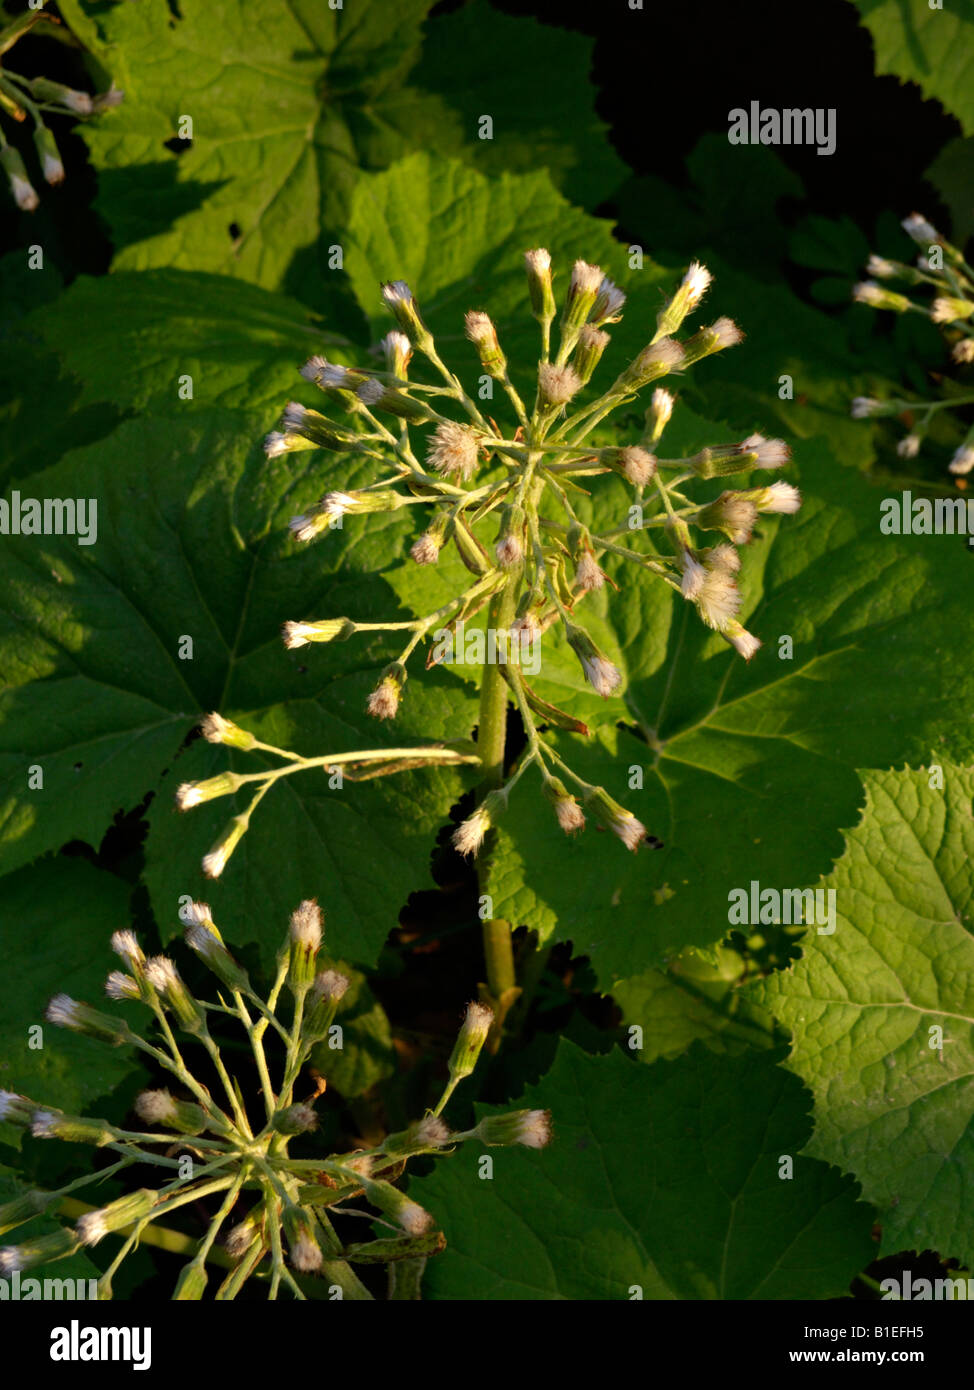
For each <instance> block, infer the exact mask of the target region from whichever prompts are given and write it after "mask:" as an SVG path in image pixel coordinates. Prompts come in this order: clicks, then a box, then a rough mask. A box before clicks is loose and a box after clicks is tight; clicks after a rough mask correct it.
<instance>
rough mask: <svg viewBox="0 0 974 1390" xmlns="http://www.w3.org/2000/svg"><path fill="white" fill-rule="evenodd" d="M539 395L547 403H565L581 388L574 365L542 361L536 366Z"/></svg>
mask: <svg viewBox="0 0 974 1390" xmlns="http://www.w3.org/2000/svg"><path fill="white" fill-rule="evenodd" d="M538 382H539V385H540V387H541V395H542V397H543V399H544V400H546V401H547V402H548V404H549V405H567V403H568V402H569V401H570V400H571V399H572V397H573V396H574V395H575V394H576V393H577V392H578V391H580V390H581V389H582V379H581V377H580V376H579V375H578V373H577V372H576V371H575V368H574V367H567V366H566V367H559V366H557V365H556V363H554V362H542V363H541V365H540V366H539V368H538Z"/></svg>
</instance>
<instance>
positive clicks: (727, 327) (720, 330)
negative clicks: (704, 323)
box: [710, 314, 744, 348]
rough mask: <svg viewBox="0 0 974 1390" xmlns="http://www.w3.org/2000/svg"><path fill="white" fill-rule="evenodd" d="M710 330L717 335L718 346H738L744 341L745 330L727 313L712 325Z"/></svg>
mask: <svg viewBox="0 0 974 1390" xmlns="http://www.w3.org/2000/svg"><path fill="white" fill-rule="evenodd" d="M710 331H711V333H714V334H716V336H717V346H718V348H729V347H736V346H737V344H738V343H740V342H743V341H744V334H743V332H742V331H741V330H740V329H739V328H738V326H737V324H736V323H735V322H734V320H733V319H729V318H728V317H727V316H726V314H725V315H723V316H722V317H721V318H719V319H717V320H716V322H714V323H712V324H711V325H710Z"/></svg>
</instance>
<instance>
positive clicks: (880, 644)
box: [490, 440, 974, 990]
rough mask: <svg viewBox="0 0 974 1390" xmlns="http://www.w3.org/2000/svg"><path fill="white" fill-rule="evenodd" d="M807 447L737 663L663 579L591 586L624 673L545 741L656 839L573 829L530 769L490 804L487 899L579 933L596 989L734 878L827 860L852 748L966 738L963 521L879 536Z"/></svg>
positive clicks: (772, 533) (711, 926) (762, 570)
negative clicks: (933, 676) (539, 790)
mask: <svg viewBox="0 0 974 1390" xmlns="http://www.w3.org/2000/svg"><path fill="white" fill-rule="evenodd" d="M700 442H701V443H702V442H703V441H702V440H701V441H700ZM799 459H800V462H799V464H798V469H799V471H800V481H801V483H802V487H803V491H804V494H805V505H804V507H803V509H802V511H801V512H800V513H799V514H798V516H797V517H789V518H785V519H783V521H782V524H781V525H780V526H778V527H777V529H773V528H770V527H769V528H767V529H766V530H765V532H764V534H763V535H762V536H761V537H760V538H758V539H756V540H755V541H754V542H753V543H752V545H751V547H750V548H749V551H748V553H747V554H746V555H745V558H744V567H743V571H742V578H743V583H742V588H743V592H744V595H745V608H744V618H745V621H746V623H747V625H748V626H749V627H750V628H751V629H752V630H753V631H754V632H756V633H757V634H758V636H760V637H761V638H762V639H763V641H764V644H765V645H764V646H763V647H762V649H761V650H760V651H759V652H758V654H757V655H756V656H755V657H754V659H753V660H752V661H751V663H750V664H749V665H747V664H745V663H744V662H743V661H741V660H740V658H739V657H737V656H735V655H734V654H733V653H732V652H731V651H729V650H728V649H727V648H726V647H725V645H724V644H723V642H722V641H721V639H719V638H717V637H716V636H715V635H714V634H712V633H710V632H708V631H707V629H705V628H704V627H703V626H702V624H701V623H700V622H699V620H698V619H697V617H696V614H695V613H693V612H692V611H690V610H689V605H684V604H682V601H680V600H671V599H670V597H669V593H668V591H663V590H662V589H661V586H659V585H656V584H654V583H650V582H640V581H639V580H638V579H637V580H635V581H634V580H633V579H632V578H631V577H630V576H629V575H628V574H626V575H622V574H621V573H620V571H619V570H618V569H614V570H612V571H611V572H612V574H613V577H614V578H615V579H616V580H617V582H619V583H620V586H621V590H620V593H618V594H612V595H611V597H610V598H608V599H605V598H604V596H605V592H606V591H605V590H603V591H602V594H601V595H600V598H601V599H603V600H604V601H605V602H606V605H607V614H608V615H610V616H611V621H612V624H613V627H614V630H615V633H616V641H615V644H614V645H613V646H612V647H610V649H609V650H610V655H613V656H616V655H617V656H618V658H619V660H620V661H621V663H622V666H623V668H624V671H625V673H626V677H627V688H626V689H625V691H624V695H623V698H622V699H611V700H608V701H606V702H605V706H604V708H605V715H604V719H605V720H606V721H607V722H605V723H604V724H603V726H602V727H601V728H599V729H598V730H597V732H596V734H595V736H594V737H593V738H592V739H590V740H588V741H585V740H583V739H581V738H579V737H577V736H572V735H560V736H559V737H558V740H557V744H558V747H559V748H560V750H561V752H562V755H563V756H564V757H565V758H566V759H567V760H568V762H569V763H570V764H571V766H572V767H574V768H575V769H576V770H577V771H578V772H579V773H580V775H581V776H583V777H584V778H585V779H586V780H587V781H590V782H597V783H600V784H602V785H604V786H605V787H606V788H607V789H608V790H609V791H610V792H611V793H612V795H613V796H615V797H616V798H617V800H619V801H621V802H622V803H623V804H624V805H626V806H627V807H628V808H629V809H630V810H631V811H632V812H633V813H634V814H635V815H637V816H638V817H639V818H640V820H642V821H643V822H644V824H645V825H646V826H647V827H648V828H649V830H650V831H651V832H652V833H653V834H654V835H656V836H657V837H658V838H659V839H660V840H662V841H663V845H664V848H662V849H650V848H648V847H644V848H642V849H641V850H640V851H639V853H638V854H635V855H630V854H627V853H626V852H625V851H624V850H623V849H622V848H621V846H619V845H618V844H617V843H615V842H613V843H611V844H606V842H605V839H606V837H605V836H603V835H601V834H599V833H598V832H597V831H596V830H595V829H593V828H591V827H590V828H589V829H587V830H586V831H585V832H584V833H583V834H581V835H579V836H577V837H576V838H575V839H574V840H572V841H568V840H566V838H565V836H564V835H563V834H562V832H561V831H560V829H559V828H558V826H557V823H556V822H555V820H554V817H553V816H552V815H551V814H550V813H547V812H546V813H545V814H543V815H542V814H539V806H538V803H537V802H536V801H535V800H534V797H533V795H532V794H531V788H530V787H529V786H527V785H525V783H522V784H521V785H520V786H519V787H518V792H517V794H516V795H515V796H513V797H512V798H511V808H510V811H509V813H508V814H507V815H506V816H505V817H504V819H503V821H502V822H501V830H500V845H499V852H498V856H497V860H496V864H495V867H494V869H493V871H492V875H491V880H490V887H491V891H492V892H493V894H494V910H495V912H496V913H497V915H498V916H501V917H506V918H508V919H509V920H511V921H514V922H526V923H529V924H530V925H531V926H532V927H533V928H535V929H536V930H538V931H539V932H540V933H541V935H542V936H543V937H553V938H554V939H557V940H571V941H572V942H573V943H574V947H575V949H576V951H578V952H582V953H585V954H591V956H592V959H593V964H594V965H595V967H596V969H597V971H598V973H599V977H600V980H601V981H602V983H603V986H604V987H605V988H606V989H607V990H609V989H611V988H612V982H613V981H614V980H615V979H616V978H621V979H628V978H629V977H631V976H633V975H636V974H640V973H641V972H642V971H643V970H645V969H646V968H647V967H650V966H653V967H655V966H658V965H659V964H661V963H662V962H664V961H665V960H666V959H667V958H668V957H670V956H672V955H674V954H675V953H676V952H678V951H680V950H681V949H682V948H683V947H685V946H688V945H703V944H707V943H712V942H716V941H719V940H721V939H723V937H724V936H726V934H727V931H728V893H729V891H730V890H731V889H732V888H734V887H737V886H740V885H742V884H744V885H746V884H747V883H748V882H749V881H750V880H751V879H758V880H760V881H761V882H762V883H766V884H771V885H782V886H791V885H796V886H797V885H801V884H805V883H810V882H814V881H815V880H816V879H817V878H818V876H819V875H820V874H822V873H827V872H828V870H829V869H830V868H831V865H832V863H833V862H834V860H835V859H836V858H837V857H838V856H839V854H840V853H841V850H842V835H841V827H842V826H843V825H848V824H849V823H851V822H852V821H853V820H854V819H855V816H856V813H857V810H858V808H859V806H860V804H861V797H862V792H861V785H860V782H859V778H858V777H857V775H856V774H855V772H854V771H853V770H852V769H853V768H854V767H856V766H859V767H863V766H889V765H890V764H891V763H896V762H903V761H911V760H912V761H914V762H916V761H919V760H921V759H922V758H923V757H924V756H925V755H926V754H927V753H928V752H929V750H930V748H931V747H935V748H938V749H940V748H942V749H943V750H944V752H945V753H949V754H952V755H953V756H955V757H968V756H970V754H971V752H972V751H974V731H972V726H971V721H970V720H969V719H968V718H967V716H966V713H965V711H966V709H967V708H968V705H969V702H970V700H971V698H972V694H971V683H972V673H971V670H970V664H969V663H968V662H966V661H965V658H964V655H963V653H964V651H965V650H966V649H967V648H968V647H969V646H970V644H971V642H972V641H974V615H972V613H971V607H970V603H969V601H968V597H967V594H968V589H969V578H970V555H969V553H968V550H967V547H966V545H965V544H964V538H963V537H950V536H941V537H934V536H912V537H897V536H886V535H882V534H880V532H879V518H880V513H879V504H880V501H881V493H880V492H879V491H878V490H877V489H875V488H873V487H871V486H870V485H869V484H868V483H867V482H865V481H864V480H863V479H862V478H860V477H859V476H858V475H857V474H856V473H855V472H854V470H850V469H846V468H842V467H840V466H838V465H837V464H836V463H835V462H834V460H832V459H831V457H830V456H829V454H828V451H827V450H824V449H823V448H822V447H821V446H820V445H818V444H816V443H815V442H813V441H807V442H806V443H805V444H803V445H802V447H801V449H800V451H799ZM586 620H587V619H586ZM785 636H790V637H791V638H792V640H793V644H794V652H793V657H792V658H791V659H782V658H781V657H779V651H780V650H781V648H780V644H779V639H780V638H782V637H785ZM891 663H892V666H891ZM891 669H892V670H893V671H895V678H894V677H892V676H891ZM931 671H936V672H937V681H936V683H935V685H931V680H930V672H931ZM539 688H542V687H541V683H540V682H539ZM617 721H618V722H619V726H618V727H617ZM633 769H641V771H642V777H643V787H642V789H638V788H633V787H632V785H631V783H632V781H633V780H634V778H633V773H632V770H633ZM529 776H530V774H529Z"/></svg>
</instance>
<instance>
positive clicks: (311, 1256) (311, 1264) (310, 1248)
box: [291, 1233, 322, 1274]
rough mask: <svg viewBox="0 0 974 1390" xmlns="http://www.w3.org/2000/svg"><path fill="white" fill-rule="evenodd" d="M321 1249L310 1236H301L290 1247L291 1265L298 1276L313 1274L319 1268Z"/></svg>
mask: <svg viewBox="0 0 974 1390" xmlns="http://www.w3.org/2000/svg"><path fill="white" fill-rule="evenodd" d="M321 1259H322V1256H321V1248H320V1246H319V1245H318V1242H317V1241H316V1240H315V1239H314V1238H313V1237H312V1236H310V1235H305V1234H303V1233H302V1234H301V1235H300V1236H299V1237H298V1239H297V1240H296V1241H295V1242H294V1244H293V1245H292V1246H291V1263H292V1265H293V1266H294V1268H295V1269H296V1270H297V1271H298V1273H299V1274H314V1273H315V1271H316V1270H319V1269H320V1268H321Z"/></svg>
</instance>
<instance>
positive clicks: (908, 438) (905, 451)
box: [896, 434, 920, 459]
mask: <svg viewBox="0 0 974 1390" xmlns="http://www.w3.org/2000/svg"><path fill="white" fill-rule="evenodd" d="M896 452H897V453H898V454H899V456H900V458H901V459H915V458H916V456H917V454H918V453H919V452H920V437H919V435H916V434H905V435H904V436H903V438H902V439H901V440H900V442H899V444H897V446H896Z"/></svg>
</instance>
